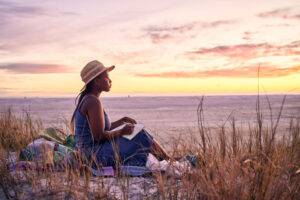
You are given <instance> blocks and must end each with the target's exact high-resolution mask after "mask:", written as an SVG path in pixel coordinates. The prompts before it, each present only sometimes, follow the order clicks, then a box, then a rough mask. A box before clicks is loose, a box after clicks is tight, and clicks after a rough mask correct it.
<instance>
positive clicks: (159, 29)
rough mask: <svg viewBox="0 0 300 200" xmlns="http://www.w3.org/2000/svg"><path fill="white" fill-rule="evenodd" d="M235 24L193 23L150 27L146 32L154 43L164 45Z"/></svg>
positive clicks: (223, 22)
mask: <svg viewBox="0 0 300 200" xmlns="http://www.w3.org/2000/svg"><path fill="white" fill-rule="evenodd" d="M233 23H235V21H233V20H217V21H212V22H199V21H198V22H191V23H186V24H183V25H180V26H149V27H147V28H145V29H143V30H144V32H146V35H147V36H149V37H150V39H151V41H152V43H154V44H157V43H162V42H165V41H168V40H171V39H173V38H176V37H177V36H179V35H182V34H186V33H190V32H192V31H198V30H202V29H210V28H217V27H219V26H223V25H230V24H233Z"/></svg>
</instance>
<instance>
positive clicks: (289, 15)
mask: <svg viewBox="0 0 300 200" xmlns="http://www.w3.org/2000/svg"><path fill="white" fill-rule="evenodd" d="M257 16H258V17H260V18H274V17H275V18H282V19H296V20H300V13H295V12H294V11H293V10H292V9H291V8H280V9H275V10H271V11H268V12H262V13H259V14H258V15H257Z"/></svg>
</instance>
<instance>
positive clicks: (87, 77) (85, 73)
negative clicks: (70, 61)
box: [80, 60, 115, 90]
mask: <svg viewBox="0 0 300 200" xmlns="http://www.w3.org/2000/svg"><path fill="white" fill-rule="evenodd" d="M114 68H115V66H114V65H113V66H110V67H105V66H104V65H103V64H102V63H101V62H99V61H98V60H93V61H91V62H89V63H88V64H86V65H85V66H84V68H83V69H82V70H81V72H80V76H81V80H82V81H83V82H84V86H83V88H82V89H81V90H84V89H85V87H86V85H87V84H88V83H89V82H91V81H92V80H93V79H94V78H96V77H97V76H98V75H99V74H101V73H103V72H105V71H109V72H110V71H111V70H113V69H114Z"/></svg>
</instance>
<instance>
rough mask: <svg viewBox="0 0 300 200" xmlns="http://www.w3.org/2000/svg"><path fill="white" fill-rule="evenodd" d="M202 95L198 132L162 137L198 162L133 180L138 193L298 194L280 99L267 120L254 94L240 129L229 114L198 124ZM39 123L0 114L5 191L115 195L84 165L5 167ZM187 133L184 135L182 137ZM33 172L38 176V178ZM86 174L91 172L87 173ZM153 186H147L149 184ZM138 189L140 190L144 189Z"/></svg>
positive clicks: (125, 185)
mask: <svg viewBox="0 0 300 200" xmlns="http://www.w3.org/2000/svg"><path fill="white" fill-rule="evenodd" d="M203 100H204V99H203V98H202V99H201V100H200V103H199V106H198V108H197V115H198V127H197V128H198V135H191V136H190V138H177V139H174V140H173V141H170V143H171V144H172V145H173V146H174V149H173V152H170V154H172V155H174V156H182V155H186V154H188V153H193V154H197V155H198V158H199V162H198V165H197V167H195V168H194V169H193V170H192V171H191V172H189V173H186V174H184V175H183V176H182V177H180V178H175V177H170V176H165V175H164V174H161V173H155V174H153V177H154V178H151V177H149V179H151V180H153V181H152V184H151V185H147V184H145V183H141V184H142V185H143V184H144V185H143V186H142V187H141V188H142V189H143V191H141V193H143V194H144V195H141V196H140V197H139V198H140V199H300V170H299V169H300V121H299V118H293V119H291V121H290V126H289V128H288V129H287V130H286V131H285V132H284V133H280V134H279V132H278V127H279V126H280V119H281V113H282V110H283V109H284V101H285V98H284V99H283V101H282V106H281V108H280V111H279V114H278V115H276V116H274V113H273V110H272V107H271V104H270V102H269V101H268V102H269V110H270V115H271V125H268V124H267V123H266V122H265V121H264V118H263V115H262V113H261V111H260V109H261V108H260V107H261V105H260V103H259V100H258V102H257V107H256V114H257V122H256V124H254V125H250V124H249V127H248V129H247V130H244V129H242V128H239V127H238V126H237V124H236V120H235V118H234V117H233V116H229V117H228V120H227V121H226V123H224V124H223V125H221V126H220V127H219V128H218V129H217V130H216V129H213V130H212V129H210V128H209V127H208V126H206V125H205V113H204V109H203ZM40 130H41V124H40V122H33V121H32V120H31V118H30V116H29V115H26V116H25V117H23V118H17V117H15V115H13V114H12V113H11V112H10V111H8V112H6V113H3V114H2V115H1V116H0V139H1V141H0V144H1V146H0V150H1V151H0V153H1V155H0V160H1V163H0V186H1V188H2V191H3V193H4V194H5V197H6V198H7V199H15V198H20V199H22V198H27V197H28V195H27V196H26V195H25V194H24V192H23V191H24V190H25V189H26V188H24V187H25V186H24V185H27V186H26V187H28V186H30V188H31V189H30V190H31V192H30V197H31V198H37V199H39V198H55V199H115V198H116V197H115V196H114V195H111V194H110V192H109V189H110V188H112V187H115V185H114V184H116V182H114V183H112V182H110V184H111V185H109V183H108V182H107V181H105V178H103V177H97V183H98V186H96V188H95V185H94V186H93V187H92V186H91V184H90V183H91V180H92V179H93V177H91V175H90V173H89V171H87V170H84V168H81V169H78V168H77V169H68V170H67V171H66V172H60V173H53V172H52V171H51V170H45V171H39V172H35V171H29V172H28V173H26V174H25V175H24V174H22V175H19V176H18V174H16V173H13V174H12V173H10V172H9V171H8V170H7V167H6V166H7V164H8V160H7V159H8V157H9V155H10V154H9V152H12V151H14V152H18V151H20V149H21V148H23V147H24V146H25V145H26V144H27V143H29V142H30V141H31V140H32V138H34V137H35V135H36V134H37V133H38V131H40ZM187 141H188V142H187ZM40 180H43V182H41V181H40ZM93 180H94V179H93ZM116 180H117V184H118V185H119V186H120V188H121V198H122V199H130V198H131V196H130V195H129V193H130V191H129V190H130V184H131V182H130V180H131V178H130V177H124V176H121V175H120V176H119V177H116ZM150 187H151V188H152V189H153V188H154V192H149V191H150V189H151V188H150ZM145 193H146V194H145Z"/></svg>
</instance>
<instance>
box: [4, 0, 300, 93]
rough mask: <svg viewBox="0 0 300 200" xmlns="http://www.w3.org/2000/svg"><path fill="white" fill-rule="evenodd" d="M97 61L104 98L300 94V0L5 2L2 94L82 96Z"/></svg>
mask: <svg viewBox="0 0 300 200" xmlns="http://www.w3.org/2000/svg"><path fill="white" fill-rule="evenodd" d="M91 60H99V61H100V62H102V63H103V64H104V65H105V66H111V65H115V66H116V68H115V70H113V71H112V72H111V73H110V77H111V79H112V88H111V91H110V93H108V94H104V95H106V96H122V95H210V94H213V95H214V94H256V93H257V92H258V90H259V91H260V92H263V93H267V94H290V93H292V94H294V93H295V94H298V93H300V1H299V0H281V1H279V0H264V1H260V0H257V1H249V0H222V1H217V0H192V1H191V0H184V1H183V0H181V1H179V0H164V1H161V0H152V1H143V0H132V1H129V0H118V1H117V0H110V1H102V0H89V1H88V0H87V1H79V0H43V1H36V0H26V1H24V0H19V1H12V0H9V1H8V0H5V1H3V0H0V97H25V96H26V97H30V96H34V97H49V96H51V97H54V96H62V97H64V96H71V97H72V96H76V95H77V94H78V92H79V91H80V89H81V88H82V86H83V82H82V81H81V78H80V71H81V69H82V68H83V67H84V66H85V64H86V63H88V62H89V61H91ZM258 77H259V78H258ZM258 86H259V87H258Z"/></svg>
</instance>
